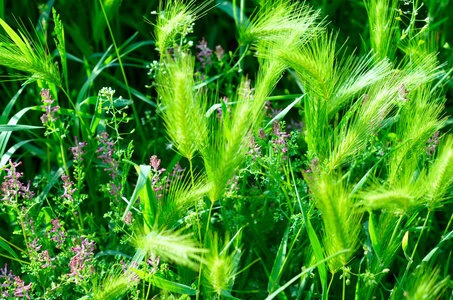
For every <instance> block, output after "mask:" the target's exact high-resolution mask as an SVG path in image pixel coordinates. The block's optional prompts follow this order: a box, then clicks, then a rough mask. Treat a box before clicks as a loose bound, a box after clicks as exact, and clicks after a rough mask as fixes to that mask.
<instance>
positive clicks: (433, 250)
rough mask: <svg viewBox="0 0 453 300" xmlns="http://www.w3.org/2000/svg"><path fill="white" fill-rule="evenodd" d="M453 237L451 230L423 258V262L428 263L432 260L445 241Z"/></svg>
mask: <svg viewBox="0 0 453 300" xmlns="http://www.w3.org/2000/svg"><path fill="white" fill-rule="evenodd" d="M451 238H453V231H450V232H449V233H448V234H447V235H446V236H445V237H444V238H443V239H442V240H441V241H440V242H439V244H437V246H436V247H434V249H432V250H431V251H430V252H429V253H428V254H427V255H426V256H425V257H424V258H423V260H422V262H424V263H427V262H428V261H430V260H431V258H432V257H433V256H434V254H436V252H437V251H438V250H439V249H440V246H442V244H443V243H445V242H446V241H447V240H449V239H451Z"/></svg>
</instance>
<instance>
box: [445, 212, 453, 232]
mask: <svg viewBox="0 0 453 300" xmlns="http://www.w3.org/2000/svg"><path fill="white" fill-rule="evenodd" d="M452 220H453V214H452V215H451V217H450V221H448V224H447V227H445V230H444V234H443V236H445V235H446V234H447V231H448V229H449V228H450V225H451V221H452Z"/></svg>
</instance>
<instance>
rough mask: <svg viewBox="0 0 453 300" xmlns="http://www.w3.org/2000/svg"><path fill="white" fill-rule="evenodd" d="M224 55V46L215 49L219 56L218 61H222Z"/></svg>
mask: <svg viewBox="0 0 453 300" xmlns="http://www.w3.org/2000/svg"><path fill="white" fill-rule="evenodd" d="M224 53H225V51H224V50H223V48H222V46H220V45H218V46H216V47H215V54H216V55H217V59H218V60H219V61H221V60H222V58H223V55H224Z"/></svg>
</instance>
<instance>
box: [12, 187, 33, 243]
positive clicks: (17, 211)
mask: <svg viewBox="0 0 453 300" xmlns="http://www.w3.org/2000/svg"><path fill="white" fill-rule="evenodd" d="M16 203H17V196H16ZM14 208H15V209H16V213H17V215H18V216H19V221H20V226H21V227H22V233H23V235H24V241H25V246H27V252H28V251H30V248H29V247H28V240H27V235H26V234H25V227H24V222H23V219H22V214H21V213H20V211H19V209H18V208H17V205H16V206H15V207H14Z"/></svg>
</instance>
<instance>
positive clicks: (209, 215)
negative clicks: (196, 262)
mask: <svg viewBox="0 0 453 300" xmlns="http://www.w3.org/2000/svg"><path fill="white" fill-rule="evenodd" d="M213 207H214V201H211V207H209V214H208V220H207V223H206V233H205V236H204V239H203V248H204V246H205V244H206V238H207V236H208V231H209V223H210V222H211V214H212V208H213ZM203 258H204V252H203V253H201V260H203ZM202 269H203V264H202V263H200V270H199V272H198V288H197V290H198V292H199V291H200V285H201V270H202ZM199 295H200V294H199V293H197V299H199Z"/></svg>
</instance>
